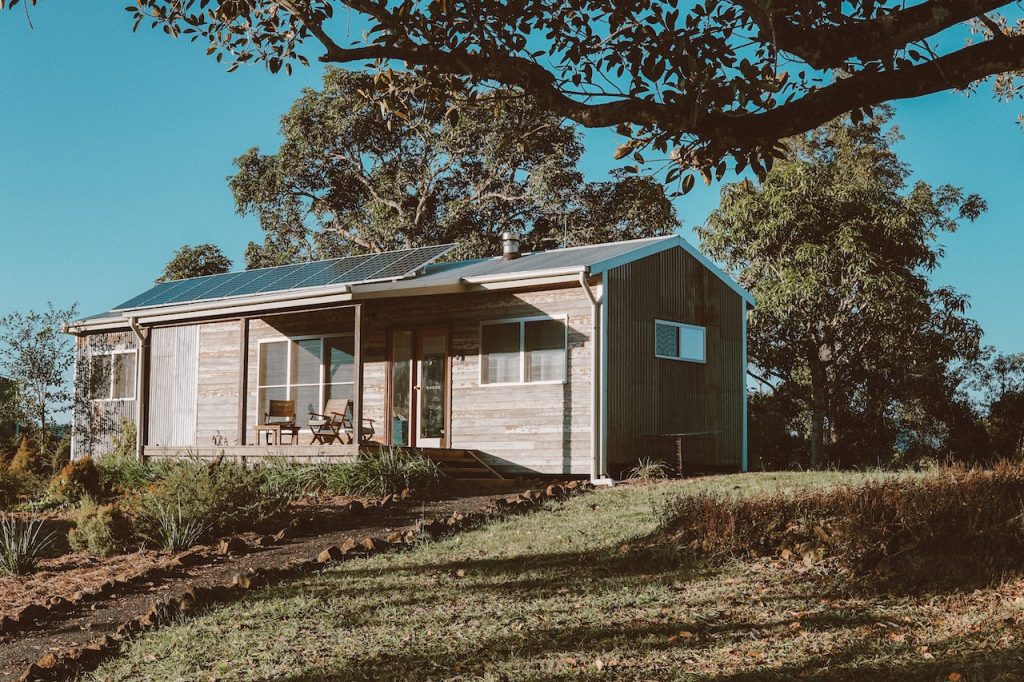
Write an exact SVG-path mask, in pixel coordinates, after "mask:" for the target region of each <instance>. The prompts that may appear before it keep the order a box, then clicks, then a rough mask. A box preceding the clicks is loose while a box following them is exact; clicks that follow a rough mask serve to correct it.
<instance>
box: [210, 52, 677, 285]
mask: <svg viewBox="0 0 1024 682" xmlns="http://www.w3.org/2000/svg"><path fill="white" fill-rule="evenodd" d="M401 79H402V80H401V82H402V87H401V88H399V89H397V90H395V91H392V92H383V93H381V92H376V91H374V88H373V80H374V78H373V76H372V75H369V74H365V73H353V72H348V71H343V70H340V69H328V71H327V73H326V74H325V76H324V84H323V88H322V89H321V90H312V89H307V90H305V91H304V92H303V94H302V96H301V97H300V98H299V99H298V100H297V101H296V102H295V103H294V104H293V106H292V108H291V110H290V111H289V112H288V113H287V114H285V115H284V116H283V117H282V121H281V135H282V137H283V142H282V144H281V146H280V148H279V149H278V151H277V152H276V153H274V154H263V153H261V152H260V150H259V149H258V148H252V149H250V150H248V151H247V152H246V153H245V154H243V155H242V156H240V157H239V158H238V159H236V160H235V165H236V166H237V168H238V172H237V173H236V174H235V175H234V176H233V177H231V178H229V184H230V186H231V190H232V192H233V193H234V197H235V203H236V206H237V209H238V212H239V213H240V214H242V215H247V214H254V215H256V216H257V217H258V218H259V221H260V225H261V226H262V228H263V230H264V232H265V239H264V241H263V243H262V244H255V243H253V244H250V245H249V247H248V249H247V250H246V267H248V268H254V267H262V266H267V265H280V264H284V263H292V262H298V261H304V260H318V259H321V258H326V257H335V256H341V255H348V254H352V253H365V252H379V251H385V250H391V249H399V248H409V247H413V246H421V245H424V244H438V243H446V242H459V245H460V249H459V253H458V254H457V255H459V256H462V257H471V256H482V255H490V254H493V253H495V252H496V250H499V249H500V241H499V239H498V237H497V235H498V234H500V233H501V232H502V231H504V230H515V231H517V232H519V233H520V234H522V235H523V236H524V241H525V244H524V246H526V247H527V248H530V247H540V246H542V245H544V244H548V245H550V244H552V243H554V244H561V243H565V244H566V245H575V244H584V243H591V242H595V241H611V240H615V239H629V238H637V237H648V236H654V235H660V234H666V233H668V232H671V231H672V230H673V229H675V228H676V227H678V225H679V223H678V221H677V219H676V217H675V212H674V209H673V207H672V204H671V202H670V201H669V200H668V198H667V197H666V196H665V192H664V189H663V187H662V186H661V185H660V184H658V183H656V182H654V181H653V180H651V179H650V178H646V177H638V176H627V177H617V178H613V179H611V180H609V181H606V182H585V181H584V180H583V175H582V173H581V172H580V171H579V169H578V167H577V165H578V163H579V160H580V156H581V154H582V152H583V147H582V145H581V143H580V140H579V137H578V135H577V131H576V129H575V127H573V126H571V125H568V124H566V123H565V122H564V121H563V120H562V119H561V118H560V117H558V116H556V115H554V114H552V113H551V112H549V111H546V110H544V109H542V108H540V107H538V106H537V104H536V102H535V101H534V100H532V99H531V98H522V97H517V96H513V95H509V96H508V97H499V96H498V95H496V99H495V100H493V101H492V102H490V103H488V104H468V103H463V102H458V101H455V100H453V99H451V98H447V97H444V96H439V97H431V96H428V95H427V94H426V93H427V92H428V91H430V90H431V87H430V84H429V83H426V82H424V81H423V80H422V79H419V78H416V77H415V76H403V77H401ZM409 93H412V94H409ZM382 112H383V113H382Z"/></svg>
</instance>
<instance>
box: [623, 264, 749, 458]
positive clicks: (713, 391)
mask: <svg viewBox="0 0 1024 682" xmlns="http://www.w3.org/2000/svg"><path fill="white" fill-rule="evenodd" d="M607 301H608V306H609V308H608V318H609V319H608V330H607V331H608V401H609V404H608V459H609V467H610V469H611V470H612V471H611V473H612V474H615V473H616V472H617V471H619V470H621V469H623V468H625V467H628V466H630V465H631V463H632V462H634V461H635V460H636V459H637V458H638V457H645V456H666V455H668V454H669V453H668V452H665V451H663V450H662V449H660V448H659V447H658V441H656V440H652V439H650V438H649V436H651V435H654V434H669V433H700V432H712V433H711V434H706V435H700V436H692V437H688V438H686V439H685V440H684V461H686V462H688V463H692V464H696V465H713V466H730V467H733V466H734V467H736V468H737V469H738V468H739V467H740V464H741V459H742V451H743V372H744V370H745V368H744V367H743V359H742V342H743V339H742V334H743V332H742V317H741V315H742V314H743V311H744V308H743V306H745V302H744V301H743V299H741V298H740V296H739V295H738V294H736V293H735V292H734V291H733V290H732V289H730V288H729V287H728V286H727V285H726V284H725V283H724V282H722V281H721V280H720V279H718V278H717V277H716V276H715V275H714V274H713V273H712V272H711V271H709V270H708V269H707V268H705V267H704V266H703V265H701V264H700V263H699V262H698V261H697V260H696V259H695V258H694V257H693V256H691V255H689V254H688V253H686V252H684V251H683V250H682V249H671V250H668V251H664V252H662V253H660V254H656V255H653V256H649V257H647V258H643V259H640V260H637V261H635V262H633V263H630V264H627V265H623V266H621V267H618V268H615V269H613V270H612V271H610V272H609V273H608V294H607ZM656 319H661V320H669V321H673V322H683V323H687V324H694V325H700V326H703V327H705V328H706V329H707V339H706V340H707V362H706V363H704V364H701V363H694V362H683V361H679V360H666V359H660V358H656V357H655V355H654V320H656ZM662 445H664V443H662Z"/></svg>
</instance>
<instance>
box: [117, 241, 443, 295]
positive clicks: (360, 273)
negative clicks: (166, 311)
mask: <svg viewBox="0 0 1024 682" xmlns="http://www.w3.org/2000/svg"><path fill="white" fill-rule="evenodd" d="M453 248H455V245H454V244H442V245H440V246H423V247H419V248H415V249H406V250H404V251H388V252H386V253H372V254H367V255H364V256H348V257H347V258H335V259H332V260H324V261H316V262H313V263H300V264H298V265H282V266H279V267H274V268H261V269H259V270H246V271H244V272H229V273H225V274H222V275H207V276H205V277H193V278H191V279H181V280H177V281H173V282H163V283H161V284H158V285H156V286H155V287H153V288H152V289H150V290H149V291H146V292H145V293H142V294H140V295H138V296H136V297H135V298H132V299H130V300H127V301H125V302H124V303H122V304H121V305H119V306H117V307H116V308H114V310H125V309H131V308H148V307H150V306H161V305H169V304H173V303H192V302H195V301H209V300H213V299H219V298H227V297H231V296H247V295H253V294H267V293H272V292H279V291H294V290H296V289H308V288H312V287H322V286H331V285H342V284H358V283H360V282H368V281H375V280H387V279H403V278H406V277H409V276H411V275H413V274H415V273H416V272H417V271H418V270H419V269H420V268H422V267H423V266H425V265H427V264H429V263H431V262H433V261H435V260H437V259H438V258H440V257H441V256H443V255H444V254H446V253H448V252H449V251H451V250H452V249H453Z"/></svg>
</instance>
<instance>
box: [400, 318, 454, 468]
mask: <svg viewBox="0 0 1024 682" xmlns="http://www.w3.org/2000/svg"><path fill="white" fill-rule="evenodd" d="M390 380H391V443H392V444H393V445H404V446H416V447H435V448H436V447H446V445H447V441H448V438H447V435H448V434H447V432H446V431H447V428H448V426H447V425H448V393H449V387H448V332H447V330H444V329H426V330H417V331H398V332H394V333H393V334H392V335H391V376H390Z"/></svg>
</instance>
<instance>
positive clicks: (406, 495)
mask: <svg viewBox="0 0 1024 682" xmlns="http://www.w3.org/2000/svg"><path fill="white" fill-rule="evenodd" d="M412 495H413V492H412V491H411V490H409V489H408V488H403V489H402V494H401V496H400V497H401V499H403V500H408V499H409V498H410V497H412Z"/></svg>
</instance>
